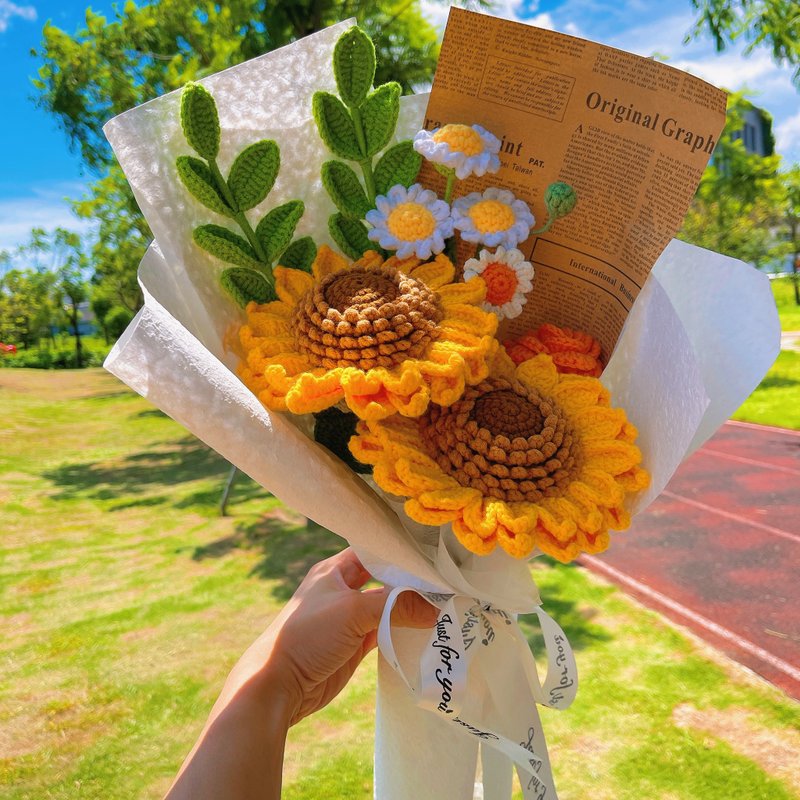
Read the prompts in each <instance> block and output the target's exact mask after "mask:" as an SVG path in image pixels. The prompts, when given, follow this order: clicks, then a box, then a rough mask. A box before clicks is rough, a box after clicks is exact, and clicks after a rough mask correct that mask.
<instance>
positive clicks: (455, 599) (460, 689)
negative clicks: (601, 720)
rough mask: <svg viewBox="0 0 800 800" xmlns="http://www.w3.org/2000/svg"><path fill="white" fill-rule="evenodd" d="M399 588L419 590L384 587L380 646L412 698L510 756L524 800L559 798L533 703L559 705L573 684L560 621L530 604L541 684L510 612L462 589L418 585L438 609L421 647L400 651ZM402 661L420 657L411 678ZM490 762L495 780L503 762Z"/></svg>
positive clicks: (571, 662)
mask: <svg viewBox="0 0 800 800" xmlns="http://www.w3.org/2000/svg"><path fill="white" fill-rule="evenodd" d="M404 591H417V590H416V589H413V588H411V589H410V588H408V587H403V586H400V587H397V588H395V589H393V590H392V591H391V592H390V594H389V597H388V599H387V602H386V607H385V609H384V612H383V617H382V618H381V622H380V625H379V627H378V646H379V648H380V651H381V653H382V655H383V656H384V658H385V659H386V660H387V662H388V663H389V665H390V666H391V667H392V668H393V669H394V670H395V671H396V672H397V674H398V675H399V676H400V677H401V678H402V680H403V682H404V683H405V684H406V686H407V687H408V689H409V690H410V691H411V693H412V695H413V697H414V702H415V703H416V705H418V706H419V707H421V708H424V709H426V710H428V711H430V712H432V713H434V714H436V715H438V716H439V717H441V718H442V719H445V720H447V721H448V722H450V723H452V724H453V725H455V726H456V727H458V728H459V729H461V730H462V731H464V732H466V733H468V734H471V735H472V736H475V737H477V738H478V739H480V740H481V743H482V745H483V746H488V747H491V748H493V749H494V750H495V751H497V752H498V753H501V754H503V755H504V756H505V757H507V758H508V759H509V760H510V761H511V762H513V763H514V765H515V766H516V769H517V773H518V775H519V779H520V783H521V785H522V791H523V797H524V798H525V800H557V794H556V790H555V786H554V784H553V776H552V772H551V769H550V761H549V758H548V755H547V746H546V744H545V740H544V732H543V730H542V725H541V722H540V720H539V714H538V711H537V708H536V705H537V703H539V704H542V705H546V706H549V707H550V708H556V709H564V708H567V707H568V706H569V705H570V703H572V701H573V700H574V698H575V694H576V692H577V688H578V676H577V668H576V665H575V659H574V656H573V654H572V649H571V648H570V646H569V642H568V641H567V637H566V635H565V634H564V632H563V631H562V630H561V628H560V626H559V625H558V624H557V623H556V622H555V621H554V620H553V619H552V618H551V617H550V616H549V615H548V614H547V613H546V612H545V611H544V610H543V609H542V607H541V606H539V605H536V606H535V607H533V608H532V609H531V611H533V612H534V613H535V614H536V615H537V617H538V618H539V624H540V625H541V629H542V635H543V637H544V642H545V648H546V652H547V661H548V668H547V676H546V678H545V681H544V683H543V684H542V683H540V681H539V677H538V673H537V671H536V663H535V661H534V659H533V655H532V653H531V651H530V647H529V646H528V642H527V640H526V639H525V636H524V635H523V633H522V631H521V630H520V628H519V625H518V624H517V621H516V619H515V617H514V616H512V615H510V614H508V613H506V612H505V611H502V610H500V609H498V608H495V607H493V606H492V605H491V604H489V603H484V602H481V601H480V600H476V599H474V598H472V597H468V596H465V595H459V594H431V593H426V592H420V591H417V593H418V594H420V595H421V596H422V597H424V598H425V599H426V600H428V601H429V602H430V603H432V604H433V605H435V606H436V607H437V608H439V610H440V612H441V613H440V614H439V618H438V620H437V623H436V627H435V628H434V630H433V632H432V634H431V637H430V639H429V640H428V642H427V644H426V646H425V647H424V649H423V650H422V652H421V653H402V654H398V652H397V650H396V648H395V644H394V642H393V640H392V629H391V612H392V608H393V607H394V605H395V603H396V602H397V598H398V596H399V595H400V594H401V593H402V592H404ZM403 661H405V662H406V663H407V664H408V663H417V664H418V665H419V675H418V678H417V680H415V681H412V680H409V678H408V676H407V675H406V673H405V670H404V668H403V666H402V662H403ZM413 735H414V733H413V731H409V736H413ZM492 763H493V769H492V771H491V772H492V774H493V775H494V776H495V777H494V780H495V781H496V782H500V781H501V774H502V769H500V767H499V766H498V763H497V760H496V759H494V760H493V761H492ZM473 766H474V765H473ZM487 779H488V780H492V778H491V776H488V775H487V776H486V777H485V781H484V786H485V789H486V788H489V790H490V792H491V796H492V798H499V797H500V796H501V794H500V792H496V791H494V789H493V788H492V787H487V786H486V781H487ZM502 783H503V784H505V783H506V781H505V780H502ZM495 788H496V787H495ZM505 796H506V797H507V796H508V795H507V794H506V795H505Z"/></svg>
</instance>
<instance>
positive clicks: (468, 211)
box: [453, 187, 535, 247]
mask: <svg viewBox="0 0 800 800" xmlns="http://www.w3.org/2000/svg"><path fill="white" fill-rule="evenodd" d="M534 222H535V220H534V218H533V214H531V210H530V209H529V208H528V204H527V203H526V202H525V201H524V200H519V199H517V198H516V197H514V195H513V194H512V193H511V192H509V191H508V190H507V189H495V188H494V187H492V188H490V189H486V191H485V192H483V194H481V193H480V192H473V193H472V194H468V195H467V196H466V197H459V198H458V200H456V201H455V202H454V203H453V225H454V226H455V227H456V228H458V230H460V231H461V238H462V239H463V240H464V241H466V242H475V243H476V244H485V245H486V246H487V247H497V246H498V245H503V247H516V246H517V245H518V244H519V243H520V242H524V241H525V240H526V239H527V238H528V236H529V235H530V232H531V228H532V227H533V224H534Z"/></svg>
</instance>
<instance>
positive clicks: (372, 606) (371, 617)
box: [357, 586, 439, 636]
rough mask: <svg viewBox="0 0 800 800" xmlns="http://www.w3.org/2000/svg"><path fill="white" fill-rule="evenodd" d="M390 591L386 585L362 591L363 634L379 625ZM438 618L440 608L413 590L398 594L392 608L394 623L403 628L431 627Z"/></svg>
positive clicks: (360, 603)
mask: <svg viewBox="0 0 800 800" xmlns="http://www.w3.org/2000/svg"><path fill="white" fill-rule="evenodd" d="M390 591H391V590H390V589H389V588H388V587H386V586H384V587H382V588H380V589H367V590H366V591H364V592H361V593H360V602H359V606H360V609H359V610H360V612H361V613H359V614H358V619H357V625H358V626H359V628H360V629H361V630H360V633H361V635H362V636H364V635H366V634H367V633H369V632H370V631H371V630H375V629H376V628H377V627H378V625H379V623H380V621H381V616H382V615H383V609H384V607H385V605H386V600H387V598H388V597H389V592H390ZM438 618H439V609H438V608H436V606H433V605H431V604H430V603H429V602H428V601H427V600H425V599H424V598H422V597H420V595H418V594H417V593H416V592H412V591H408V592H402V593H401V594H400V595H398V597H397V600H396V601H395V604H394V608H393V609H392V624H393V625H399V626H400V627H402V628H431V627H433V625H434V624H435V623H436V620H437V619H438Z"/></svg>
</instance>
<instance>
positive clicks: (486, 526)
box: [350, 355, 650, 562]
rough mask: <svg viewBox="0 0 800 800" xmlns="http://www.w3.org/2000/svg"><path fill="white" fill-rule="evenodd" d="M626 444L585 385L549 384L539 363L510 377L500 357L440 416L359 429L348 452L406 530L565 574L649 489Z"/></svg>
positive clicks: (604, 400)
mask: <svg viewBox="0 0 800 800" xmlns="http://www.w3.org/2000/svg"><path fill="white" fill-rule="evenodd" d="M636 435H637V432H636V429H635V428H634V427H633V425H631V424H630V423H629V422H628V421H627V419H626V417H625V412H624V411H623V410H622V409H618V408H611V406H610V403H609V394H608V392H607V391H606V389H605V388H604V387H603V385H602V384H601V383H600V381H598V380H596V379H595V378H588V377H584V376H578V375H563V374H559V373H558V371H557V370H556V367H555V364H554V362H553V359H552V358H551V357H550V356H547V355H539V356H536V357H535V358H533V359H531V360H529V361H526V362H524V363H523V364H521V365H520V366H518V367H516V368H514V365H513V364H512V363H511V362H510V360H509V359H508V358H507V357H505V356H503V357H501V356H498V358H497V359H496V360H495V364H494V365H493V369H492V374H491V376H490V377H488V378H487V379H486V380H484V381H482V382H481V383H480V384H478V385H477V386H473V387H469V388H467V389H466V391H465V392H464V395H463V396H462V397H461V399H460V400H458V401H457V402H455V403H454V404H453V405H451V406H450V407H449V408H441V407H439V406H436V405H433V404H432V405H431V406H430V407H429V409H428V410H427V411H426V413H425V414H423V415H422V416H421V417H420V418H419V419H417V420H410V419H402V418H399V417H392V418H391V419H387V420H383V421H379V422H378V421H375V422H367V423H365V422H361V423H359V425H358V432H357V435H356V436H354V437H353V438H352V439H351V440H350V449H351V451H352V453H353V454H354V455H355V457H356V458H357V459H358V460H359V461H362V462H363V463H366V464H372V465H373V477H374V479H375V481H376V483H377V484H378V485H379V486H380V487H381V488H382V489H384V490H385V491H387V492H390V493H391V494H395V495H399V496H401V497H406V498H408V499H407V500H406V503H405V510H406V513H407V514H408V515H409V516H410V517H411V518H412V519H414V520H416V521H417V522H420V523H423V524H426V525H443V524H446V523H448V522H449V523H452V525H453V531H454V533H455V534H456V536H457V537H458V539H459V541H460V542H461V543H462V544H463V545H464V547H466V548H467V549H468V550H470V551H471V552H473V553H477V554H479V555H484V554H487V553H490V552H491V551H492V550H494V548H495V547H496V546H497V545H498V544H499V545H500V546H501V547H502V548H503V549H504V550H506V551H507V552H508V553H510V554H511V555H513V556H515V557H517V558H524V557H526V556H528V555H530V553H531V552H532V551H533V549H534V548H536V547H538V548H539V549H540V550H542V551H544V552H545V553H548V554H550V555H552V556H553V557H555V558H557V559H558V560H559V561H564V562H566V561H571V560H572V559H573V558H575V557H576V556H577V555H578V554H579V553H581V552H587V553H598V552H600V551H602V550H605V549H606V547H608V544H609V533H608V532H609V530H623V529H625V528H627V527H628V526H629V525H630V516H629V514H628V512H627V511H625V509H624V507H623V501H624V498H625V495H626V494H627V493H629V492H635V491H638V490H640V489H643V488H645V487H646V486H647V485H648V483H649V480H650V479H649V476H648V474H647V472H645V471H644V470H643V469H642V468H641V467H640V466H639V465H640V463H641V459H642V456H641V453H640V451H639V448H638V447H636V446H635V445H634V443H633V442H634V440H635V439H636Z"/></svg>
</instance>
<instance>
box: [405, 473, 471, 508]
mask: <svg viewBox="0 0 800 800" xmlns="http://www.w3.org/2000/svg"><path fill="white" fill-rule="evenodd" d="M442 474H444V473H442ZM446 477H449V476H446ZM480 497H481V493H480V492H479V491H478V490H477V489H470V488H469V487H468V486H459V485H458V483H457V481H455V480H453V479H452V478H451V479H450V481H449V483H448V484H447V485H446V486H445V487H443V488H440V489H436V490H428V491H424V492H422V493H421V494H420V495H419V502H420V503H421V504H422V505H423V506H425V508H431V509H437V510H448V511H460V510H461V509H462V508H466V507H467V506H468V505H469V504H470V503H472V502H474V501H475V500H479V499H480Z"/></svg>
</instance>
